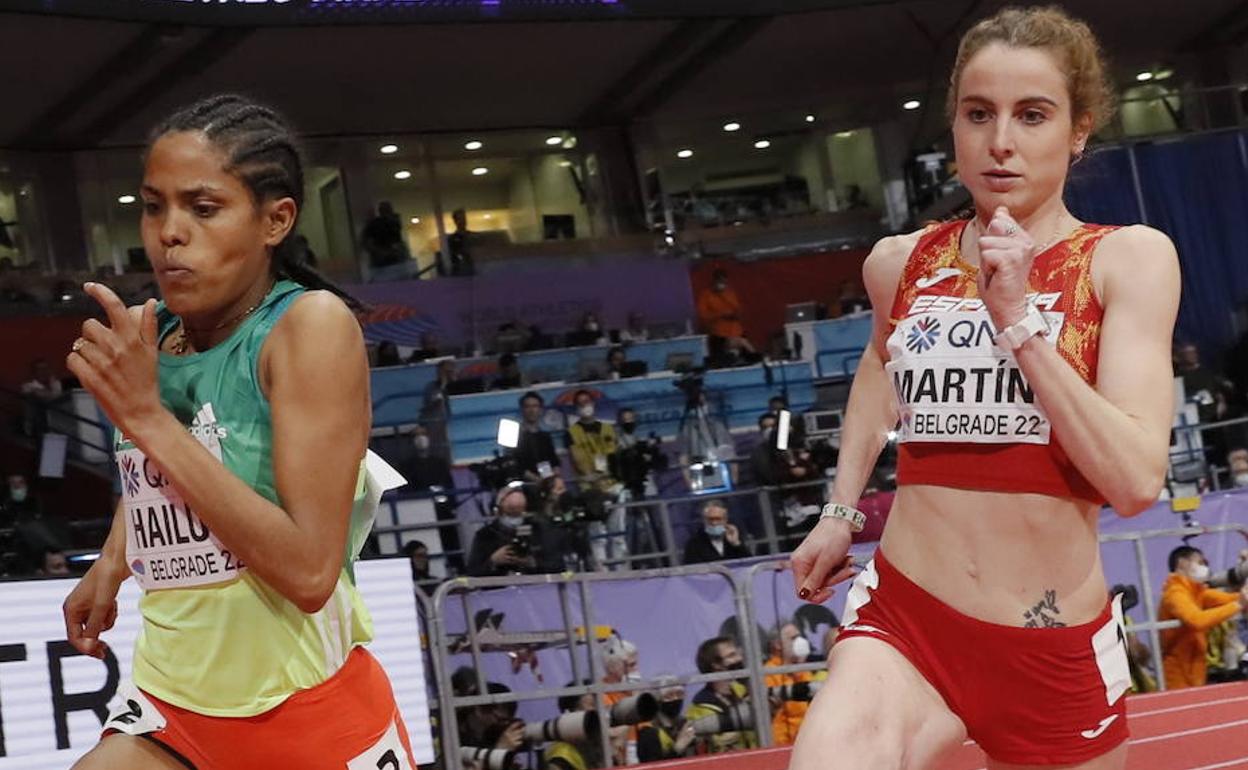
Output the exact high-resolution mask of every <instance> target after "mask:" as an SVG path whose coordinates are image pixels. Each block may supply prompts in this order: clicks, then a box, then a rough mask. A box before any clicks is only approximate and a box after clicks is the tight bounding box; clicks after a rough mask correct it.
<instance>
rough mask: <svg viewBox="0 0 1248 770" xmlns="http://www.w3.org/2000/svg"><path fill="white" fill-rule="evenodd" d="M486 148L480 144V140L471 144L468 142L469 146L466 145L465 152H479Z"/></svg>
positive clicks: (474, 140)
mask: <svg viewBox="0 0 1248 770" xmlns="http://www.w3.org/2000/svg"><path fill="white" fill-rule="evenodd" d="M484 146H485V145H484V144H482V143H481V142H479V141H478V140H476V139H473V140H472V141H471V142H468V143H467V144H465V145H464V149H465V150H479V149H481V148H482V147H484Z"/></svg>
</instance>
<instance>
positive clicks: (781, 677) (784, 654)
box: [763, 623, 815, 746]
mask: <svg viewBox="0 0 1248 770" xmlns="http://www.w3.org/2000/svg"><path fill="white" fill-rule="evenodd" d="M770 641H771V657H770V658H768V659H767V662H766V663H764V664H763V667H764V668H777V667H779V666H791V665H795V664H797V663H805V662H806V658H807V657H808V656H809V655H810V641H809V640H807V639H806V637H804V636H802V634H801V631H800V630H799V629H798V627H797V626H796V625H794V624H793V623H786V624H785V625H784V626H783V627H781V629H780V630H779V631H778V632H775V633H773V634H772V635H771V640H770ZM814 678H815V677H814V673H813V672H810V671H799V672H797V673H793V674H768V675H767V676H766V677H765V678H764V679H763V681H764V683H765V684H766V685H767V691H768V700H769V701H770V702H771V735H772V742H773V743H775V745H777V746H792V745H793V742H794V741H796V740H797V731H798V729H799V728H800V727H801V726H802V720H803V719H805V718H806V710H807V709H809V708H810V700H809V689H808V688H797V692H794V691H793V689H792V688H793V685H798V684H809V683H810V682H812V681H814ZM786 685H787V686H788V687H789V688H790V690H789V692H788V693H787V695H788V697H783V696H780V695H776V694H774V692H773V688H779V687H783V686H786ZM794 695H798V696H803V695H804V698H803V699H800V700H798V699H794V698H793V696H794Z"/></svg>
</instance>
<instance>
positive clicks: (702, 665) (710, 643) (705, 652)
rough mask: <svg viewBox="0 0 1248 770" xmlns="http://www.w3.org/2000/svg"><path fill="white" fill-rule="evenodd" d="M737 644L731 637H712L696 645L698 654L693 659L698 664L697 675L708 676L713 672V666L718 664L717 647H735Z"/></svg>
mask: <svg viewBox="0 0 1248 770" xmlns="http://www.w3.org/2000/svg"><path fill="white" fill-rule="evenodd" d="M736 643H737V642H736V640H734V639H733V638H732V637H731V636H712V637H711V638H710V639H707V640H706V641H705V642H702V644H699V645H698V654H697V656H696V657H695V658H694V660H695V661H697V664H698V673H701V674H709V673H711V672H712V671H714V670H715V666H716V665H717V664H718V663H719V646H720V645H721V644H732V645H735V644H736Z"/></svg>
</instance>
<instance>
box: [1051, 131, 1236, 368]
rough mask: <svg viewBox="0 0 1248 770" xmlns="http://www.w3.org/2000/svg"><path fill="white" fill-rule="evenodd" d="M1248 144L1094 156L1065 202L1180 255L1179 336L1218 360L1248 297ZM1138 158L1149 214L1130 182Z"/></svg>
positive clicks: (1163, 146)
mask: <svg viewBox="0 0 1248 770" xmlns="http://www.w3.org/2000/svg"><path fill="white" fill-rule="evenodd" d="M1246 144H1248V139H1246V138H1245V135H1244V134H1243V133H1223V134H1211V135H1207V136H1188V137H1183V138H1179V139H1175V140H1172V141H1166V142H1156V143H1149V144H1140V145H1135V146H1132V147H1129V148H1121V147H1118V148H1112V149H1107V150H1102V151H1101V152H1097V153H1095V154H1093V155H1091V156H1089V157H1088V158H1087V159H1085V160H1084V161H1083V162H1082V163H1080V164H1077V165H1076V166H1075V168H1074V169H1073V170H1072V172H1071V175H1070V179H1069V180H1068V182H1067V189H1066V204H1067V205H1068V206H1069V207H1070V209H1071V211H1072V212H1073V213H1074V214H1075V216H1077V217H1079V218H1081V219H1083V220H1085V221H1089V222H1100V223H1104V224H1121V225H1126V224H1136V223H1141V222H1143V223H1146V224H1149V225H1151V226H1153V227H1155V228H1157V229H1158V230H1161V231H1162V232H1164V233H1166V234H1167V235H1169V236H1170V238H1171V239H1172V240H1173V241H1174V244H1175V247H1176V248H1177V249H1178V251H1179V261H1180V266H1181V269H1182V272H1183V295H1182V301H1181V303H1180V306H1179V322H1178V328H1177V329H1176V330H1175V336H1176V337H1178V338H1181V339H1184V340H1190V341H1192V342H1195V343H1196V344H1197V345H1198V346H1199V347H1200V348H1201V350H1202V352H1203V353H1204V358H1205V360H1215V359H1216V358H1217V357H1218V355H1219V354H1220V353H1221V352H1222V351H1223V350H1224V349H1225V348H1226V347H1227V346H1228V345H1230V344H1231V343H1232V342H1233V341H1234V340H1233V338H1232V337H1233V333H1234V332H1233V326H1232V321H1231V315H1232V313H1233V312H1234V311H1235V308H1236V307H1237V306H1239V305H1240V304H1241V303H1243V302H1245V301H1246V300H1248V155H1246V153H1245V146H1246ZM1130 153H1134V155H1135V160H1136V165H1137V169H1138V172H1139V177H1140V190H1141V193H1142V197H1143V201H1144V211H1140V206H1139V202H1138V200H1137V196H1136V191H1135V185H1134V182H1133V181H1132V178H1131V158H1130Z"/></svg>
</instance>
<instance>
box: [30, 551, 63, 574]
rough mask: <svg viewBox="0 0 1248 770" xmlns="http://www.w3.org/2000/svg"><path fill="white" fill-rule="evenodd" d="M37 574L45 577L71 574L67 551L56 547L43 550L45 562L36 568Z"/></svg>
mask: <svg viewBox="0 0 1248 770" xmlns="http://www.w3.org/2000/svg"><path fill="white" fill-rule="evenodd" d="M35 574H36V575H42V576H43V577H66V576H67V575H69V574H71V573H70V571H69V561H68V560H66V558H65V553H64V552H63V551H58V550H57V549H55V548H48V549H46V550H45V551H44V552H43V564H42V565H41V566H40V567H39V569H37V570H35Z"/></svg>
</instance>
